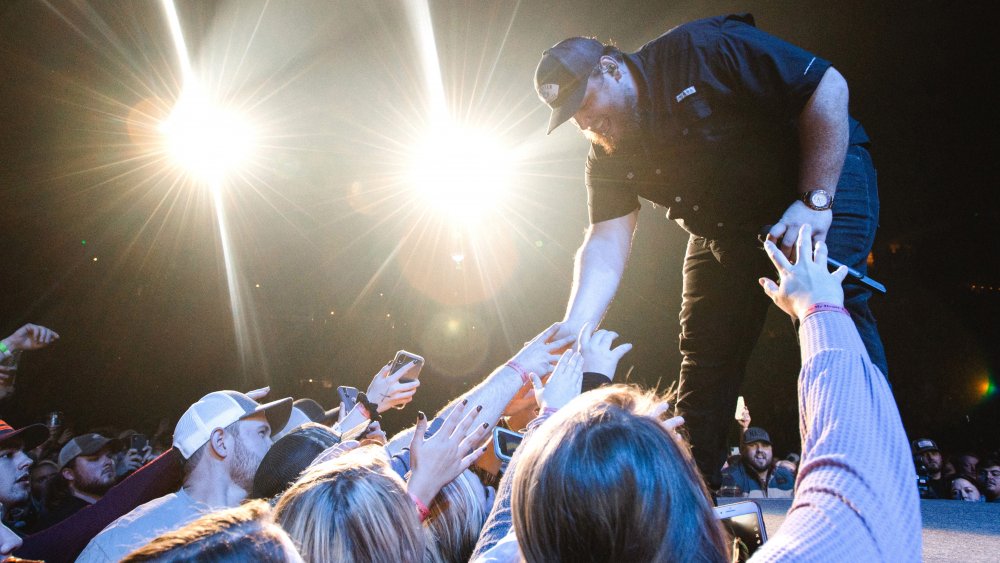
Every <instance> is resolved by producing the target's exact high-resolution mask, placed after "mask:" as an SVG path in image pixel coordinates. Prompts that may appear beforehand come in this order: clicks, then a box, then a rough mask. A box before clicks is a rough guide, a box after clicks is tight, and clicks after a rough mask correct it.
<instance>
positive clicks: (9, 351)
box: [0, 339, 14, 359]
mask: <svg viewBox="0 0 1000 563" xmlns="http://www.w3.org/2000/svg"><path fill="white" fill-rule="evenodd" d="M13 354H14V348H13V346H11V345H10V344H9V343H8V342H7V339H4V340H0V358H2V359H7V358H9V357H11V356H12V355H13Z"/></svg>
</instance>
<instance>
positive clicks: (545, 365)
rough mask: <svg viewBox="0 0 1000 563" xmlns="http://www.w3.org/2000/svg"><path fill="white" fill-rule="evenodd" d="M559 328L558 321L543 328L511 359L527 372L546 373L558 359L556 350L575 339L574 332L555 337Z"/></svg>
mask: <svg viewBox="0 0 1000 563" xmlns="http://www.w3.org/2000/svg"><path fill="white" fill-rule="evenodd" d="M560 328H561V325H560V323H555V324H553V325H552V326H550V327H549V328H547V329H545V330H544V331H543V332H542V333H541V334H539V335H538V336H536V337H534V338H533V339H531V341H530V342H528V343H527V344H525V345H524V348H521V351H520V352H518V353H517V354H515V355H514V357H513V358H511V361H513V362H515V363H517V364H518V365H519V366H521V367H522V368H524V370H525V371H527V372H528V373H536V374H538V375H540V376H545V375H548V373H549V372H550V371H552V365H553V364H555V363H556V361H557V360H559V352H558V351H559V350H561V349H563V348H566V347H567V346H569V345H570V344H572V343H573V341H574V340H576V334H570V335H567V336H563V337H561V338H557V337H556V335H557V333H558V332H559V330H560Z"/></svg>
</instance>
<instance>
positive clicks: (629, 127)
mask: <svg viewBox="0 0 1000 563" xmlns="http://www.w3.org/2000/svg"><path fill="white" fill-rule="evenodd" d="M624 97H625V100H624V108H623V109H622V111H619V112H616V113H615V114H614V115H612V116H611V117H613V118H614V121H615V122H616V123H617V124H618V125H619V128H620V132H619V133H618V135H616V136H615V135H602V134H600V133H597V132H595V131H591V130H589V129H588V130H585V131H583V136H584V137H586V138H587V140H588V141H590V142H591V143H593V144H595V145H597V146H599V147H601V148H602V149H604V153H605V154H607V155H612V154H615V153H617V152H619V151H623V150H628V149H629V148H631V147H634V146H635V144H636V142H637V140H638V138H639V131H640V130H641V129H642V115H641V114H640V113H639V101H638V96H636V93H635V91H634V90H630V91H627V92H625V93H624Z"/></svg>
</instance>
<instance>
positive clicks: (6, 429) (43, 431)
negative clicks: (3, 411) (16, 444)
mask: <svg viewBox="0 0 1000 563" xmlns="http://www.w3.org/2000/svg"><path fill="white" fill-rule="evenodd" d="M48 437H49V429H48V428H46V427H45V425H44V424H29V425H28V426H25V427H24V428H20V429H18V430H15V429H14V427H13V426H11V425H9V424H7V423H6V422H4V421H2V420H0V445H2V444H3V443H4V442H6V441H7V440H13V439H15V438H20V439H21V443H22V445H23V449H24V451H28V450H33V449H35V448H36V447H38V446H40V445H41V444H42V442H44V441H45V440H46V439H48Z"/></svg>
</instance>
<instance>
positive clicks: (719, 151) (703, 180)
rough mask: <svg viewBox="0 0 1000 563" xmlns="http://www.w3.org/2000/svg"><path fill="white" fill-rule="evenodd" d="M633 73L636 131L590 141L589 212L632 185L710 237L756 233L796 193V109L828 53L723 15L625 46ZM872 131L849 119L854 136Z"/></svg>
mask: <svg viewBox="0 0 1000 563" xmlns="http://www.w3.org/2000/svg"><path fill="white" fill-rule="evenodd" d="M625 62H626V64H627V65H628V67H629V69H630V70H631V72H632V74H633V76H634V77H635V79H636V85H637V89H638V93H637V94H638V103H639V109H640V113H641V116H640V117H641V119H642V124H643V125H642V134H641V135H640V137H641V142H640V143H638V144H637V145H636V146H634V147H632V150H628V151H626V150H622V151H620V152H622V154H618V153H616V154H615V155H613V156H609V155H607V154H605V153H604V151H603V150H602V149H601V148H600V147H598V146H596V145H595V146H592V147H591V151H590V155H589V156H588V158H587V167H586V180H587V189H588V195H589V204H590V221H591V223H598V222H601V221H606V220H608V219H614V218H616V217H621V216H623V215H627V214H628V213H630V212H632V211H634V210H636V209H638V208H639V197H642V198H645V199H648V200H650V201H652V202H654V203H657V204H660V205H662V206H665V207H667V208H668V209H667V217H668V218H670V219H675V220H679V222H680V223H681V225H682V226H683V227H684V228H686V229H687V230H689V231H690V232H693V233H695V234H698V235H702V236H707V237H710V238H727V237H733V236H744V235H747V234H751V235H756V233H758V232H759V231H760V228H761V226H763V225H765V224H768V223H773V222H774V221H775V220H777V219H778V218H779V217H780V216H781V214H782V213H783V212H784V210H785V209H786V208H787V207H788V205H789V204H790V203H791V202H792V201H794V200H795V199H796V198H797V193H798V191H797V183H798V162H799V145H798V132H797V129H796V125H795V121H796V119H797V117H798V115H799V114H800V113H801V111H802V109H803V108H804V107H805V105H806V103H807V102H808V101H809V98H810V96H811V95H812V93H813V91H814V90H815V89H816V86H817V85H818V84H819V81H820V80H821V79H822V77H823V74H824V73H825V72H826V71H827V69H828V68H830V63H829V62H827V61H825V60H823V59H821V58H819V57H817V56H815V55H813V54H811V53H809V52H807V51H805V50H803V49H801V48H799V47H796V46H794V45H792V44H790V43H787V42H785V41H783V40H781V39H778V38H776V37H774V36H772V35H769V34H767V33H764V32H762V31H760V30H758V29H757V28H755V27H754V26H753V17H752V16H750V15H749V14H746V15H730V16H720V17H715V18H708V19H703V20H698V21H694V22H691V23H687V24H684V25H681V26H679V27H677V28H674V29H672V30H670V31H668V32H667V33H665V34H664V35H662V36H660V37H658V38H657V39H654V40H653V41H651V42H649V43H647V44H646V45H644V46H643V47H642V48H641V49H640V50H639V51H638V52H636V53H632V54H626V55H625ZM867 141H868V139H867V137H866V136H865V133H864V130H863V129H862V128H861V126H860V124H858V123H857V122H856V121H854V120H851V142H852V143H864V142H867Z"/></svg>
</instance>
